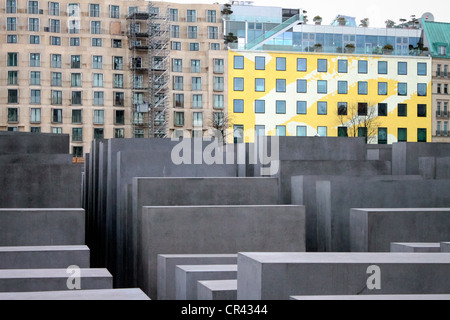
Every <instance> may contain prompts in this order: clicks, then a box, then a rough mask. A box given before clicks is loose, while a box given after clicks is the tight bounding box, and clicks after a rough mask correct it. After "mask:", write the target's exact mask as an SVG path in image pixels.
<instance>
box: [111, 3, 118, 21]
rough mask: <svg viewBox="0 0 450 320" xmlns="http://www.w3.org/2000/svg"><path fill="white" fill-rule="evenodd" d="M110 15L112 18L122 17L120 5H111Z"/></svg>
mask: <svg viewBox="0 0 450 320" xmlns="http://www.w3.org/2000/svg"><path fill="white" fill-rule="evenodd" d="M109 17H110V18H112V19H119V18H120V8H119V6H113V5H111V6H110V7H109Z"/></svg>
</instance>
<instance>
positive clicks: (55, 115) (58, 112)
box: [52, 109, 63, 123]
mask: <svg viewBox="0 0 450 320" xmlns="http://www.w3.org/2000/svg"><path fill="white" fill-rule="evenodd" d="M62 119H63V118H62V109H52V123H62Z"/></svg>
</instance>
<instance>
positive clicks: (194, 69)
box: [191, 60, 201, 73]
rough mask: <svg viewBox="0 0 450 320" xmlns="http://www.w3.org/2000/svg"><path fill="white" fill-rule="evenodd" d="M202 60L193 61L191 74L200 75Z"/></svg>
mask: <svg viewBox="0 0 450 320" xmlns="http://www.w3.org/2000/svg"><path fill="white" fill-rule="evenodd" d="M200 71H201V67H200V60H191V73H200Z"/></svg>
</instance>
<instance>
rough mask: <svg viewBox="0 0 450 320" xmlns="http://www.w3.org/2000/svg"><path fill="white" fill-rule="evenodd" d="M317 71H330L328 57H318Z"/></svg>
mask: <svg viewBox="0 0 450 320" xmlns="http://www.w3.org/2000/svg"><path fill="white" fill-rule="evenodd" d="M317 72H328V60H327V59H317Z"/></svg>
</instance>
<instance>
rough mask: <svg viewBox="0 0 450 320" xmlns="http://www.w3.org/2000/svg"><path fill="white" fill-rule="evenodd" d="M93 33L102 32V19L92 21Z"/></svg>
mask: <svg viewBox="0 0 450 320" xmlns="http://www.w3.org/2000/svg"><path fill="white" fill-rule="evenodd" d="M91 34H101V22H100V21H91Z"/></svg>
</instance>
